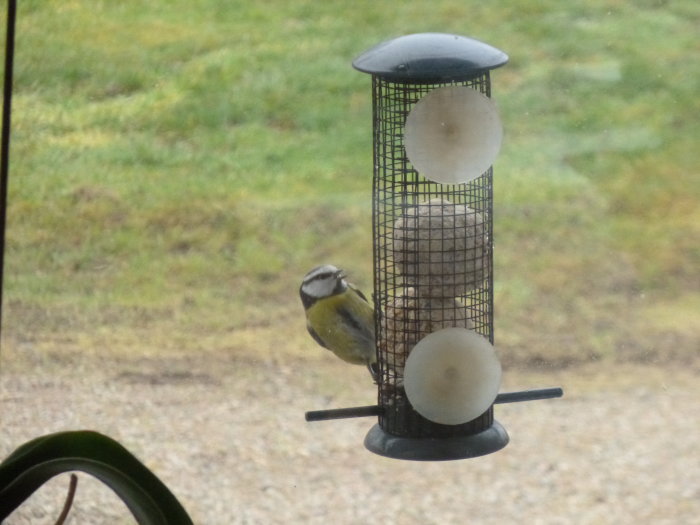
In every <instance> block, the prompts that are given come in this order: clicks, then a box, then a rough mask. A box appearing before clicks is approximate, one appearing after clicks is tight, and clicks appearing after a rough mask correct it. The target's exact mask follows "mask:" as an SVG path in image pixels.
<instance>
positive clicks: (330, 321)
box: [299, 264, 377, 381]
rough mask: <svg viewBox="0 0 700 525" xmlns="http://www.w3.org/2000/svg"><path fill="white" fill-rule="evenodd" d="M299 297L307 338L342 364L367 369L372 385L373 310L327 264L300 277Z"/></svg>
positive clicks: (374, 358)
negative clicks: (325, 349)
mask: <svg viewBox="0 0 700 525" xmlns="http://www.w3.org/2000/svg"><path fill="white" fill-rule="evenodd" d="M299 295H300V296H301V302H302V304H303V305H304V310H305V311H306V328H307V330H308V331H309V333H310V334H311V337H313V338H314V339H315V340H316V342H317V343H318V344H320V345H321V346H322V347H324V348H327V349H328V350H330V351H331V352H333V353H334V354H335V355H336V356H338V357H339V358H340V359H342V360H343V361H346V362H348V363H353V364H357V365H365V366H367V368H368V369H369V371H370V374H372V378H373V379H374V380H375V381H376V379H377V353H376V349H375V337H374V310H373V309H372V306H371V305H370V304H369V302H368V301H367V298H366V297H365V296H364V295H363V294H362V292H360V291H359V290H358V289H357V288H355V287H354V286H353V285H351V284H350V283H348V282H347V281H346V280H345V273H344V272H343V270H339V269H338V268H336V267H335V266H332V265H330V264H324V265H323V266H318V267H316V268H314V269H313V270H311V271H310V272H309V273H307V274H306V275H305V276H304V280H303V281H302V283H301V287H300V288H299Z"/></svg>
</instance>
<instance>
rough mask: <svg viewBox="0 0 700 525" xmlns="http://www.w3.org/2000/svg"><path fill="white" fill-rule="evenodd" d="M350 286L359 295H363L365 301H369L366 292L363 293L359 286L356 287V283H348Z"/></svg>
mask: <svg viewBox="0 0 700 525" xmlns="http://www.w3.org/2000/svg"><path fill="white" fill-rule="evenodd" d="M348 286H349V287H350V288H352V289H353V290H354V291H355V293H356V294H357V295H359V296H360V297H362V299H364V301H365V302H366V303H369V301H368V300H367V297H365V294H363V293H362V292H361V291H360V290H359V289H358V288H356V287H355V285H353V284H350V283H348Z"/></svg>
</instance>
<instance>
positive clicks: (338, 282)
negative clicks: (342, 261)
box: [299, 264, 348, 308]
mask: <svg viewBox="0 0 700 525" xmlns="http://www.w3.org/2000/svg"><path fill="white" fill-rule="evenodd" d="M347 287H348V283H347V282H346V281H345V272H343V270H341V269H339V268H336V267H335V266H333V265H332V264H324V265H322V266H317V267H316V268H314V269H313V270H311V271H310V272H309V273H307V274H306V275H305V276H304V280H303V281H302V282H301V288H299V295H301V300H302V302H303V303H304V306H305V307H306V308H308V307H309V306H310V305H311V304H313V303H314V302H315V301H317V300H319V299H322V298H324V297H329V296H331V295H335V294H339V293H342V292H344V291H345V290H346V289H347Z"/></svg>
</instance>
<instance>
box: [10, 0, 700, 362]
mask: <svg viewBox="0 0 700 525" xmlns="http://www.w3.org/2000/svg"><path fill="white" fill-rule="evenodd" d="M699 25H700V7H698V4H697V2H695V1H693V0H681V1H677V2H663V1H658V2H657V1H651V0H648V1H644V2H634V3H632V2H617V1H612V0H609V1H602V0H601V1H594V2H591V1H589V0H586V1H583V0H580V1H572V2H566V3H562V2H558V1H553V0H550V1H545V2H542V1H533V0H521V1H517V2H510V1H509V2H505V1H503V2H488V3H487V2H481V3H472V2H464V1H448V0H440V1H431V2H405V3H393V2H392V3H389V2H368V1H367V2H366V1H358V2H339V1H329V2H311V1H281V0H275V1H270V2H245V1H239V2H236V1H230V0H200V1H195V2H192V1H184V0H167V1H166V0H152V1H149V2H140V1H120V2H110V1H94V0H91V1H88V0H83V1H79V0H74V1H58V0H56V1H49V0H34V1H30V0H25V1H23V2H20V6H19V19H18V26H17V31H18V35H17V55H16V81H15V99H14V114H13V118H14V121H13V124H14V131H13V133H14V135H13V142H12V154H11V162H12V164H11V184H10V195H9V198H10V204H9V212H8V217H9V219H8V220H9V226H8V232H7V235H8V239H7V260H6V281H5V283H6V290H5V301H6V304H5V326H4V338H5V343H6V349H7V351H6V352H5V353H6V354H7V355H6V357H11V356H12V355H13V354H14V352H13V348H20V347H21V345H22V344H24V343H27V342H29V343H31V344H32V345H35V346H38V347H41V348H44V347H45V348H47V349H48V350H52V349H53V351H55V352H59V353H60V352H61V351H69V349H73V350H76V349H77V350H86V349H95V348H99V349H100V351H102V350H104V349H112V350H113V351H115V352H130V353H133V354H137V353H141V352H145V351H149V352H156V353H157V352H159V351H168V352H176V351H184V352H187V351H193V350H196V351H204V350H223V351H236V352H240V353H241V354H249V355H255V354H258V355H260V354H261V353H264V354H265V355H271V354H273V353H274V354H275V355H289V356H298V355H300V354H302V353H303V354H304V355H307V354H308V355H307V357H308V358H309V359H314V358H315V356H316V355H317V354H318V355H319V356H320V355H321V354H320V353H318V352H316V349H315V348H313V343H312V342H311V341H310V340H308V342H307V340H306V335H305V334H304V333H303V332H304V329H303V319H302V312H301V307H300V305H298V304H297V301H298V298H297V288H298V284H299V280H300V278H301V276H302V275H303V274H304V273H305V272H306V270H307V269H309V268H310V267H312V266H314V265H316V264H318V263H320V262H334V263H335V264H338V265H340V266H343V267H345V268H347V270H348V271H349V272H350V273H351V275H352V276H353V277H354V280H355V281H356V282H358V283H359V284H360V285H361V286H362V287H363V288H365V289H368V288H370V286H371V266H372V260H371V257H372V255H371V229H370V226H371V224H370V223H371V219H370V214H371V201H370V199H371V191H370V190H371V174H372V159H371V147H372V144H371V140H372V133H371V92H370V78H369V76H367V75H364V74H361V73H359V72H357V71H355V70H353V69H352V67H351V61H352V59H353V58H354V57H355V56H357V55H358V54H360V53H361V52H362V51H364V50H365V49H367V48H369V47H370V46H372V45H374V44H376V43H378V42H380V41H382V40H386V39H388V38H392V37H395V36H399V35H402V34H409V33H414V32H423V31H439V32H453V33H457V34H462V35H467V36H472V37H474V38H477V39H480V40H484V41H486V42H488V43H490V44H492V45H494V46H496V47H498V48H500V49H503V50H504V51H505V52H507V53H508V54H509V56H510V63H509V64H508V65H506V66H505V67H504V68H501V69H498V70H496V71H494V73H493V75H492V81H493V95H494V99H495V100H496V101H497V103H498V105H499V107H500V110H501V117H502V120H503V122H504V126H505V130H506V137H505V143H504V147H503V150H502V152H501V154H500V155H499V158H498V159H497V162H496V164H495V229H496V232H495V240H496V241H495V242H496V252H495V257H496V273H495V279H496V341H497V343H499V344H500V346H501V348H502V355H503V357H504V360H505V361H506V362H508V361H510V362H514V363H540V362H542V361H543V360H544V361H549V362H551V363H554V364H568V363H573V362H578V361H582V360H589V359H591V358H599V359H625V360H659V361H665V360H668V359H678V360H681V361H683V362H685V361H688V360H691V359H694V355H695V351H696V350H697V348H698V346H699V336H698V334H699V333H700V319H699V317H698V311H699V310H700V291H699V289H698V285H697V272H698V268H699V267H700V253H699V249H700V248H699V245H700V226H699V225H700V208H699V207H698V194H699V191H700V178H699V174H698V166H699V165H700V162H699V161H700V153H698V148H697V137H698V119H697V115H698V110H699V109H700V108H699V106H700V104H699V103H698V96H697V94H698V92H700V89H699V86H698V83H699V79H700V65H699V64H698V61H697V60H696V55H697V27H698V26H699ZM314 352H316V353H314Z"/></svg>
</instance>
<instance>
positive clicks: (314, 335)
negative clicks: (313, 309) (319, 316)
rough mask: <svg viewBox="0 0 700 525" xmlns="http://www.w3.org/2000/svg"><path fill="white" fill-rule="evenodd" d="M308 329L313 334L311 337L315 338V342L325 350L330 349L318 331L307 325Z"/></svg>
mask: <svg viewBox="0 0 700 525" xmlns="http://www.w3.org/2000/svg"><path fill="white" fill-rule="evenodd" d="M306 329H307V330H308V331H309V333H310V334H311V337H313V338H314V341H316V342H317V343H318V344H320V345H321V346H322V347H323V348H326V349H328V346H326V343H325V342H324V341H323V339H321V337H320V336H319V335H318V334H317V333H316V330H314V329H313V328H311V325H309V324H307V325H306Z"/></svg>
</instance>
